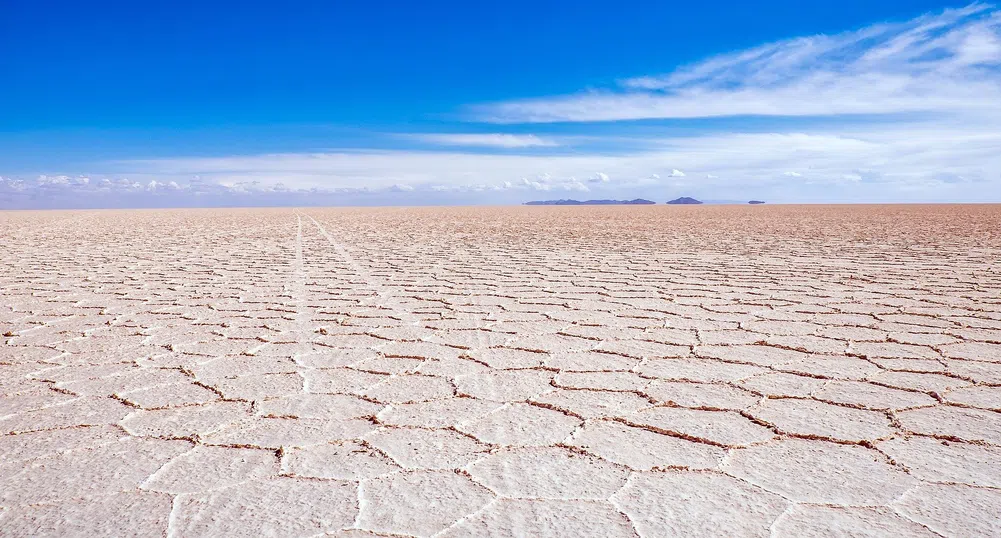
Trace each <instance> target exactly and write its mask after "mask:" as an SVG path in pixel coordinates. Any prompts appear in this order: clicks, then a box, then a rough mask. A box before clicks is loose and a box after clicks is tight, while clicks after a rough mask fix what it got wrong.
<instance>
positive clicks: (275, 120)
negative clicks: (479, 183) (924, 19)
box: [0, 0, 966, 136]
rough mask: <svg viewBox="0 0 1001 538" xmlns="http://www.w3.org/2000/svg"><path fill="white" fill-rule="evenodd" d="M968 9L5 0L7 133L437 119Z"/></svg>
mask: <svg viewBox="0 0 1001 538" xmlns="http://www.w3.org/2000/svg"><path fill="white" fill-rule="evenodd" d="M965 3H966V2H942V1H928V0H894V1H876V2H874V1H872V0H840V1H837V2H833V1H832V2H812V1H811V2H802V1H793V0H769V1H758V2H746V1H717V2H664V1H660V2H655V1H643V2H616V3H610V2H607V1H604V2H593V1H591V2H588V1H577V2H569V1H568V2H537V1H522V0H514V1H508V2H497V3H481V2H441V1H429V2H331V1H326V2H313V1H310V2H302V1H300V2H295V1H293V2H226V1H212V2H191V1H184V0H182V1H177V2H135V1H131V2H107V1H92V2H46V1H27V0H0V6H2V8H0V11H2V13H0V81H2V82H0V132H3V133H5V134H10V133H18V132H24V131H37V130H51V129H66V128H69V129H75V128H100V129H107V128H132V129H136V128H138V129H145V128H158V127H167V128H192V127H197V128H200V127H240V126H261V125H269V126H270V125H274V124H340V125H350V126H354V127H365V126H369V127H373V128H378V129H384V128H387V127H390V126H392V127H394V128H395V127H398V126H405V125H407V124H413V123H418V124H427V125H434V124H436V123H440V122H448V121H449V119H450V117H451V116H452V115H453V114H454V113H455V110H456V107H457V106H459V105H462V104H467V103H476V102H484V101H495V100H501V99H512V98H519V97H531V96H536V95H549V94H561V93H569V92H573V91H577V90H579V89H581V88H586V87H588V86H591V85H601V84H607V83H611V82H613V81H614V80H616V79H619V78H622V77H631V76H638V75H642V74H647V73H649V74H657V73H663V72H667V71H669V70H670V69H671V68H673V67H675V66H677V65H679V64H684V63H689V62H694V61H696V60H698V59H700V58H704V57H706V56H709V55H712V54H716V53H722V52H727V51H732V50H739V49H743V48H747V47H751V46H754V45H757V44H760V43H764V42H770V41H775V40H778V39H781V38H787V37H794V36H799V35H811V34H817V33H834V32H840V31H844V30H848V29H853V28H856V27H861V26H864V25H867V24H871V23H873V22H878V21H880V20H901V19H907V18H910V17H913V16H916V15H919V14H921V13H924V12H927V11H930V10H938V9H941V8H943V7H947V6H962V5H964V4H965ZM57 134H59V135H60V136H62V135H63V134H64V131H61V132H59V133H57Z"/></svg>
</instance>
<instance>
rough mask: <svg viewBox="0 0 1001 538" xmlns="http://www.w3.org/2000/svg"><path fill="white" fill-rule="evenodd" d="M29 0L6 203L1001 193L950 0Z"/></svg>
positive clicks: (996, 108) (792, 198) (5, 124)
mask: <svg viewBox="0 0 1001 538" xmlns="http://www.w3.org/2000/svg"><path fill="white" fill-rule="evenodd" d="M373 4H374V3H360V2H358V3H351V4H349V3H344V2H289V3H286V4H282V5H279V4H275V3H273V2H269V3H258V4H255V3H237V2H232V3H230V2H204V3H202V2H197V3H196V2H184V1H181V2H172V3H157V4H155V5H154V3H148V2H100V1H95V2H87V3H83V2H77V3H69V2H65V3H63V2H28V1H25V0H6V1H5V2H4V3H3V10H4V14H3V16H2V17H0V73H2V74H3V76H2V77H0V80H2V83H0V177H2V178H3V179H0V207H60V206H93V207H98V206H123V205H136V206H170V205H272V204H275V205H283V204H306V203H322V204H351V205H356V204H360V205H382V204H435V203H443V204H444V203H469V204H484V203H520V202H523V201H526V200H531V199H540V198H543V199H548V198H567V197H572V198H635V197H646V198H651V199H654V200H658V201H663V200H667V199H670V198H674V197H677V196H682V195H691V196H696V197H701V198H705V199H715V200H746V199H750V198H760V199H765V200H769V201H774V202H920V201H935V202H938V201H961V202H964V201H971V202H972V201H1001V105H999V104H998V103H1001V11H999V10H998V9H997V8H995V7H994V6H992V5H989V4H970V3H967V2H928V1H923V0H909V1H880V2H873V1H872V0H868V1H856V0H845V1H840V2H793V1H761V2H725V1H718V2H714V3H705V2H699V3H684V4H682V3H669V2H629V3H625V4H623V5H621V6H620V5H616V7H615V8H614V9H611V8H610V5H609V4H608V3H607V2H520V1H513V2H506V3H503V4H483V3H475V4H480V5H469V4H474V3H459V2H423V3H402V2H400V3H395V2H394V3H383V4H381V5H373Z"/></svg>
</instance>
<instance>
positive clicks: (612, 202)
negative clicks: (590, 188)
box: [525, 198, 657, 205]
mask: <svg viewBox="0 0 1001 538" xmlns="http://www.w3.org/2000/svg"><path fill="white" fill-rule="evenodd" d="M656 203H657V202H652V201H650V200H644V199H642V198H637V199H635V200H584V201H583V202H581V201H580V200H536V201H532V202H525V205H650V204H656Z"/></svg>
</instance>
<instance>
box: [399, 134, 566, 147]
mask: <svg viewBox="0 0 1001 538" xmlns="http://www.w3.org/2000/svg"><path fill="white" fill-rule="evenodd" d="M410 137H412V138H415V139H417V140H420V141H422V142H427V143H430V144H436V145H440V146H471V147H493V148H531V147H555V146H559V145H560V144H559V143H558V142H556V141H555V140H552V139H550V138H541V137H538V136H536V135H532V134H507V133H487V134H479V133H475V134H465V133H427V134H415V135H410Z"/></svg>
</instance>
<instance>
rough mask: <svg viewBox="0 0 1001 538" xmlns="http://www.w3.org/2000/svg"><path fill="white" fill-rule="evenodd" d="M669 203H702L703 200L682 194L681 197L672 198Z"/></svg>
mask: <svg viewBox="0 0 1001 538" xmlns="http://www.w3.org/2000/svg"><path fill="white" fill-rule="evenodd" d="M667 203H669V204H672V205H678V204H701V203H702V202H700V201H698V200H696V199H695V198H689V197H687V196H682V197H681V198H675V199H674V200H671V201H670V202H667Z"/></svg>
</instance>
